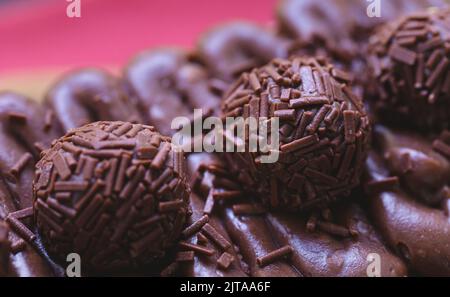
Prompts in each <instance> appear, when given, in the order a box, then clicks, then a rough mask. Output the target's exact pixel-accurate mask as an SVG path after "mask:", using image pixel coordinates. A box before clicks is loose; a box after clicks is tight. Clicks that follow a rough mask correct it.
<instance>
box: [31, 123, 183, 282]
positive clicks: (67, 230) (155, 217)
mask: <svg viewBox="0 0 450 297" xmlns="http://www.w3.org/2000/svg"><path fill="white" fill-rule="evenodd" d="M183 162H184V156H183V153H182V152H181V151H178V150H175V149H174V147H172V144H171V139H170V138H169V137H165V136H162V135H161V134H159V133H158V132H156V131H155V129H154V128H153V127H151V126H145V125H139V124H131V123H128V122H96V123H92V124H88V125H85V126H83V127H80V128H76V129H73V130H70V131H69V132H68V133H67V134H66V135H65V136H63V137H62V138H60V139H58V140H56V141H55V142H54V143H53V145H52V147H51V148H50V149H49V150H47V151H45V153H44V154H43V156H42V158H41V160H40V161H39V162H38V163H37V165H36V175H35V179H34V182H33V195H34V210H35V221H36V224H37V227H38V231H39V233H40V235H41V237H42V240H43V242H44V244H45V246H46V248H47V251H48V252H49V254H50V255H51V256H52V257H53V258H55V260H57V261H60V262H62V261H64V262H65V260H66V257H67V255H68V254H70V253H78V254H79V255H80V256H81V260H82V269H83V273H84V272H86V271H87V272H88V273H89V272H90V271H94V272H97V271H105V272H110V271H111V272H112V271H114V270H115V269H119V268H120V269H122V271H123V269H134V268H139V267H143V266H145V265H147V264H150V263H155V260H158V259H160V258H161V257H163V256H164V255H165V253H166V250H167V249H168V248H169V247H170V246H171V245H172V244H173V243H174V242H175V241H176V240H177V239H178V237H179V235H180V232H181V230H182V228H183V225H184V222H185V220H186V217H187V214H188V208H189V206H188V204H189V193H190V190H189V188H188V185H187V183H186V178H185V166H184V164H183Z"/></svg>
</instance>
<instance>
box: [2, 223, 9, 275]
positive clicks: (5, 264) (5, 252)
mask: <svg viewBox="0 0 450 297" xmlns="http://www.w3.org/2000/svg"><path fill="white" fill-rule="evenodd" d="M10 252H11V242H10V241H9V227H8V225H7V224H6V223H5V222H3V221H0V276H6V275H7V273H8V270H9V256H10Z"/></svg>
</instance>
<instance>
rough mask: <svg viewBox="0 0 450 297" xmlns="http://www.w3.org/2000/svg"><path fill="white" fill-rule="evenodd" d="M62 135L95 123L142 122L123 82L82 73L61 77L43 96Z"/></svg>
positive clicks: (90, 71)
mask: <svg viewBox="0 0 450 297" xmlns="http://www.w3.org/2000/svg"><path fill="white" fill-rule="evenodd" d="M45 104H46V105H48V106H49V107H51V108H52V109H53V110H54V112H55V115H56V118H57V119H58V121H59V122H60V123H61V125H62V127H63V129H64V131H65V132H67V131H68V130H70V129H73V128H77V127H81V126H83V125H85V124H88V123H91V122H95V121H100V120H103V121H115V120H117V121H118V120H121V121H128V122H139V123H142V122H143V117H142V116H141V115H140V113H139V110H138V109H137V106H136V102H135V101H134V97H132V96H129V94H128V90H127V89H126V87H125V85H124V82H123V81H122V80H121V79H119V78H117V77H114V76H112V75H110V74H109V73H107V72H105V71H102V70H97V69H83V70H79V71H75V72H72V73H68V74H66V75H65V76H63V77H62V78H61V79H60V80H59V81H58V82H57V83H56V84H55V85H54V86H53V87H52V88H51V89H50V90H49V92H48V93H47V95H46V98H45Z"/></svg>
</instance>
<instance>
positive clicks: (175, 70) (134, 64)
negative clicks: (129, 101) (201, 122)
mask: <svg viewBox="0 0 450 297" xmlns="http://www.w3.org/2000/svg"><path fill="white" fill-rule="evenodd" d="M124 73H125V74H124V76H125V78H126V80H127V83H128V85H129V88H130V89H131V90H132V92H133V94H135V95H136V97H137V98H138V100H139V105H140V108H141V109H142V110H144V111H145V113H146V117H147V118H148V119H149V121H150V122H151V123H152V124H153V125H155V126H156V127H157V128H158V129H159V130H160V131H161V133H164V134H166V135H172V134H173V133H174V132H175V129H172V128H171V122H172V120H173V119H174V118H176V117H178V116H184V117H188V118H190V119H191V118H192V113H193V109H194V108H201V109H202V110H203V113H204V114H211V113H212V112H213V111H215V110H217V107H218V104H219V98H218V97H217V95H216V94H215V93H214V92H213V91H212V90H211V88H210V85H209V82H208V76H207V72H206V70H205V69H204V67H202V65H200V64H199V63H195V62H194V61H192V59H191V57H190V55H189V53H188V52H185V51H182V50H180V49H175V48H170V49H160V50H154V51H149V52H145V53H142V54H140V55H138V56H137V57H135V58H134V59H133V60H132V61H131V62H130V64H129V65H128V66H127V67H126V68H125V70H124Z"/></svg>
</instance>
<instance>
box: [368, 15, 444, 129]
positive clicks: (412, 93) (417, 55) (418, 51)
mask: <svg viewBox="0 0 450 297" xmlns="http://www.w3.org/2000/svg"><path fill="white" fill-rule="evenodd" d="M449 59H450V10H448V9H444V10H439V11H438V10H428V11H426V12H422V13H416V14H412V15H409V16H407V17H403V18H401V19H399V20H397V21H395V22H392V23H388V24H386V25H384V26H383V27H382V28H380V30H379V31H378V32H377V33H376V34H375V35H374V36H373V37H372V38H371V41H370V46H369V66H370V69H371V71H370V72H371V75H372V77H373V79H372V80H370V82H369V86H368V89H369V90H371V91H370V93H371V97H373V102H374V107H375V109H376V110H377V111H378V114H379V115H380V117H382V119H383V120H385V121H389V122H390V123H397V124H399V123H400V124H403V125H404V126H408V127H415V128H419V129H421V130H426V129H433V130H439V129H441V128H448V127H449V119H450V71H449V69H450V68H449V64H450V61H449Z"/></svg>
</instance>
